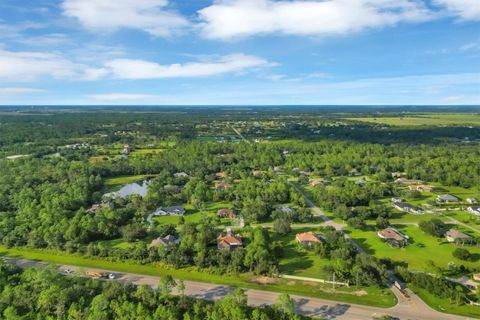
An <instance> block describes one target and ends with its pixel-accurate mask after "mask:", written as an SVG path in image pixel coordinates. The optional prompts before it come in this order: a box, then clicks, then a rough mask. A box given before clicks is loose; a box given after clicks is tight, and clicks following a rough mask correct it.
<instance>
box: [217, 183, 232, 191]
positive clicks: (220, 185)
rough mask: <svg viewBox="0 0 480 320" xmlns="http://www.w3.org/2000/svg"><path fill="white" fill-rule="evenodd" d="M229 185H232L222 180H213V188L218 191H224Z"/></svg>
mask: <svg viewBox="0 0 480 320" xmlns="http://www.w3.org/2000/svg"><path fill="white" fill-rule="evenodd" d="M231 187H232V185H231V184H230V183H227V182H222V181H215V189H216V190H218V191H224V190H227V189H229V188H231Z"/></svg>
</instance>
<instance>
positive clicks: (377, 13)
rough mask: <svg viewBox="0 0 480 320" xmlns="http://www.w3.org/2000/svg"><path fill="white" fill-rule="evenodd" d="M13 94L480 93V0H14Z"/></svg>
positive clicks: (1, 73) (58, 98) (4, 90)
mask: <svg viewBox="0 0 480 320" xmlns="http://www.w3.org/2000/svg"><path fill="white" fill-rule="evenodd" d="M0 104H3V105H9V104H28V105H31V104H42V105H43V104H93V105H98V104H153V105H155V104H160V105H161V104H168V105H175V104H187V105H190V104H194V105H195V104H199V105H202V104H229V105H250V104H266V105H271V104H395V105H398V104H480V0H288V1H287V0H282V1H280V0H278V1H275V0H215V1H213V0H209V1H207V0H177V1H174V0H170V1H168V0H22V1H18V0H1V1H0Z"/></svg>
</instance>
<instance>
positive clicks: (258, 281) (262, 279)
mask: <svg viewBox="0 0 480 320" xmlns="http://www.w3.org/2000/svg"><path fill="white" fill-rule="evenodd" d="M250 281H251V282H254V283H256V284H273V283H276V282H277V280H276V279H275V278H271V277H262V276H257V277H252V278H251V279H250Z"/></svg>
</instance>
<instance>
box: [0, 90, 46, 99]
mask: <svg viewBox="0 0 480 320" xmlns="http://www.w3.org/2000/svg"><path fill="white" fill-rule="evenodd" d="M41 92H45V90H42V89H36V88H0V97H4V96H17V95H22V94H32V93H41Z"/></svg>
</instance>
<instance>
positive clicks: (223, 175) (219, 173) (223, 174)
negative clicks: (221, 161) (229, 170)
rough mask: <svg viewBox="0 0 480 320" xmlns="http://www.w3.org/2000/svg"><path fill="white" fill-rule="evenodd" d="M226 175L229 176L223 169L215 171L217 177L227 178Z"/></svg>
mask: <svg viewBox="0 0 480 320" xmlns="http://www.w3.org/2000/svg"><path fill="white" fill-rule="evenodd" d="M226 176H227V175H226V174H225V172H223V171H220V172H217V173H215V177H217V178H221V179H223V178H225V177H226Z"/></svg>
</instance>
